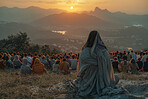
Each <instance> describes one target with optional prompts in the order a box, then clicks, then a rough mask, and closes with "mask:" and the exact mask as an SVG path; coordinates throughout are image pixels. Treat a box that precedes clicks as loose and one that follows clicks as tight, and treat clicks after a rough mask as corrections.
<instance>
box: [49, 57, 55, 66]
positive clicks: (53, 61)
mask: <svg viewBox="0 0 148 99" xmlns="http://www.w3.org/2000/svg"><path fill="white" fill-rule="evenodd" d="M54 63H55V60H54V59H53V57H51V59H50V66H51V67H52V66H53V64H54Z"/></svg>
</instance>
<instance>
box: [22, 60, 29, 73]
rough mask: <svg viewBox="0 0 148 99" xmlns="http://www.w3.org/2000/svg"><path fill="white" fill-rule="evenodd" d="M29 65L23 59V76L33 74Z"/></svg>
mask: <svg viewBox="0 0 148 99" xmlns="http://www.w3.org/2000/svg"><path fill="white" fill-rule="evenodd" d="M27 63H28V62H27V59H23V64H22V66H21V74H25V75H26V74H31V69H30V67H29V65H28V64H27Z"/></svg>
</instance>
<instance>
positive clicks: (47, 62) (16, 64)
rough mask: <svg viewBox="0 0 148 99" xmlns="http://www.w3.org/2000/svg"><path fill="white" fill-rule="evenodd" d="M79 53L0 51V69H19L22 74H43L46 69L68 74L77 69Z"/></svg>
mask: <svg viewBox="0 0 148 99" xmlns="http://www.w3.org/2000/svg"><path fill="white" fill-rule="evenodd" d="M78 61H79V54H73V53H72V52H70V53H68V54H66V53H64V54H52V55H50V54H37V53H35V54H34V55H32V54H30V53H22V54H20V53H19V52H18V53H16V52H15V53H12V54H9V53H1V54H0V69H8V68H14V69H20V72H21V73H22V74H32V73H34V74H43V73H47V71H49V70H50V71H53V72H56V73H63V74H70V72H71V71H72V70H75V71H76V69H77V64H78Z"/></svg>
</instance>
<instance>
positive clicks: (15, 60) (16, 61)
mask: <svg viewBox="0 0 148 99" xmlns="http://www.w3.org/2000/svg"><path fill="white" fill-rule="evenodd" d="M21 65H22V64H21V61H20V60H19V57H18V56H17V55H16V56H15V59H14V61H13V66H14V68H15V69H18V68H20V67H21Z"/></svg>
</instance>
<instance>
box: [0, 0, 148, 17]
mask: <svg viewBox="0 0 148 99" xmlns="http://www.w3.org/2000/svg"><path fill="white" fill-rule="evenodd" d="M0 6H7V7H20V8H26V7H29V6H38V7H41V8H45V9H49V8H54V9H62V10H66V11H69V12H70V11H71V12H78V11H91V10H94V9H95V7H99V8H102V9H108V10H109V11H111V12H117V11H121V12H125V13H128V14H148V0H0Z"/></svg>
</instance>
